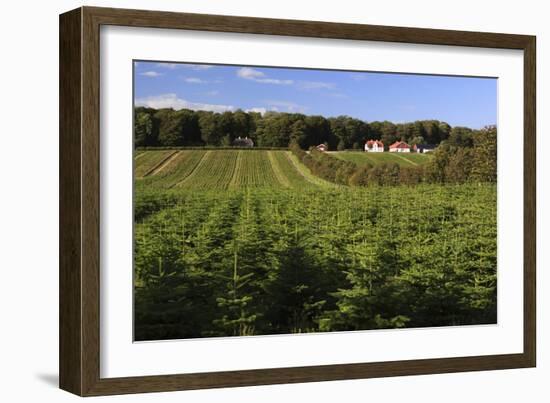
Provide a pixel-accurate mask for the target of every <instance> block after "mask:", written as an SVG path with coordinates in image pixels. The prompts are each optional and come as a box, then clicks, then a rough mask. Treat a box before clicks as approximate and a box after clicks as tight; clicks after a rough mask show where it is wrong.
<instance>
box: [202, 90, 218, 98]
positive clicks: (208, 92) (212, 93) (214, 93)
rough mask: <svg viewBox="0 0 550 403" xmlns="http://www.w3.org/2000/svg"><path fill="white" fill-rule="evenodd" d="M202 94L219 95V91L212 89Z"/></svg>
mask: <svg viewBox="0 0 550 403" xmlns="http://www.w3.org/2000/svg"><path fill="white" fill-rule="evenodd" d="M204 94H205V95H208V96H210V97H214V96H216V95H220V92H219V91H218V90H212V91H206V92H205V93H204Z"/></svg>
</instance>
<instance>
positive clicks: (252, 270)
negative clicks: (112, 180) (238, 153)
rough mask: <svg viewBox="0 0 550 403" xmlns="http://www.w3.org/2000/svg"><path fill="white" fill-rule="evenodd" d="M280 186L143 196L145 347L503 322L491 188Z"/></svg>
mask: <svg viewBox="0 0 550 403" xmlns="http://www.w3.org/2000/svg"><path fill="white" fill-rule="evenodd" d="M272 153H280V154H278V155H279V157H280V158H281V160H283V159H282V158H286V157H284V155H285V153H284V152H272ZM244 154H247V153H246V152H243V155H244ZM306 155H308V154H306ZM258 162H259V161H255V162H254V164H257V163H258ZM228 164H229V162H224V163H223V165H228ZM251 167H252V165H251ZM261 169H262V168H259V170H261ZM384 169H389V170H392V169H395V167H392V166H388V167H384ZM155 178H156V176H153V177H152V178H151V180H153V179H155ZM158 179H159V180H161V179H162V178H158ZM143 180H145V179H143ZM197 180H198V178H197ZM202 180H203V181H210V180H211V179H210V178H208V177H206V176H203V177H202ZM140 181H142V180H140ZM138 183H139V182H138ZM272 183H273V185H272V186H271V187H270V186H264V187H254V186H252V187H251V186H248V185H246V182H243V184H242V185H241V186H240V187H236V188H234V189H231V188H229V189H227V190H225V191H223V192H219V191H216V190H207V187H206V186H205V187H204V190H194V191H187V190H186V189H187V188H186V187H181V188H172V189H167V190H162V188H160V187H158V188H154V191H152V190H151V189H152V187H153V186H154V183H153V182H151V183H150V184H149V186H147V187H143V186H141V185H138V186H136V206H137V208H138V209H139V211H141V212H142V213H141V214H140V219H139V220H136V224H135V315H136V316H135V326H136V328H135V334H136V340H158V339H173V338H195V337H212V336H233V335H251V334H280V333H299V332H323V331H334V330H338V331H348V330H360V329H361V330H363V329H382V328H398V327H425V326H450V325H466V324H482V323H495V321H496V186H495V185H494V184H482V185H478V184H469V183H466V184H458V185H446V184H420V185H417V186H415V187H409V186H385V187H381V186H372V187H366V188H360V187H341V188H338V189H331V188H330V187H319V186H315V187H309V188H298V189H295V188H286V189H285V188H281V187H280V186H279V184H278V183H275V182H272ZM144 206H152V207H150V208H148V209H146V208H144ZM144 212H147V213H146V214H144Z"/></svg>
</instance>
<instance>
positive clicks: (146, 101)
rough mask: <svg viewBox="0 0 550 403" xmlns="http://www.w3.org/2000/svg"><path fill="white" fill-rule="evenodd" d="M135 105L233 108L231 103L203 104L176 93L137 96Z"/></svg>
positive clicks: (210, 109)
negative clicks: (179, 96)
mask: <svg viewBox="0 0 550 403" xmlns="http://www.w3.org/2000/svg"><path fill="white" fill-rule="evenodd" d="M135 104H136V106H147V107H149V108H155V109H160V108H174V109H176V110H178V109H192V110H194V111H212V112H225V111H232V110H235V107H234V106H233V105H219V104H205V103H200V102H192V101H188V100H186V99H182V98H178V96H177V95H176V94H161V95H153V96H149V97H144V98H137V99H136V102H135Z"/></svg>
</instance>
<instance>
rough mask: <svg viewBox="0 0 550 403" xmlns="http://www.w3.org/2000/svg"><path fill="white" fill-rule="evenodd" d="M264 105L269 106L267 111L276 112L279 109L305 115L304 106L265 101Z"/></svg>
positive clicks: (288, 102)
mask: <svg viewBox="0 0 550 403" xmlns="http://www.w3.org/2000/svg"><path fill="white" fill-rule="evenodd" d="M266 103H267V104H268V105H269V110H273V111H278V110H279V109H283V110H285V111H286V112H297V113H305V111H306V109H308V108H307V106H304V105H298V104H296V103H294V102H290V101H273V100H271V101H266Z"/></svg>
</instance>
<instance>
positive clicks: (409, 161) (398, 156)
mask: <svg viewBox="0 0 550 403" xmlns="http://www.w3.org/2000/svg"><path fill="white" fill-rule="evenodd" d="M393 155H394V156H395V157H397V158H401V159H402V160H403V161H407V162H408V163H410V164H412V165H413V166H418V164H417V163H416V162H413V161H411V160H408V159H406V158H405V157H402V156H400V155H399V154H398V153H393Z"/></svg>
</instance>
